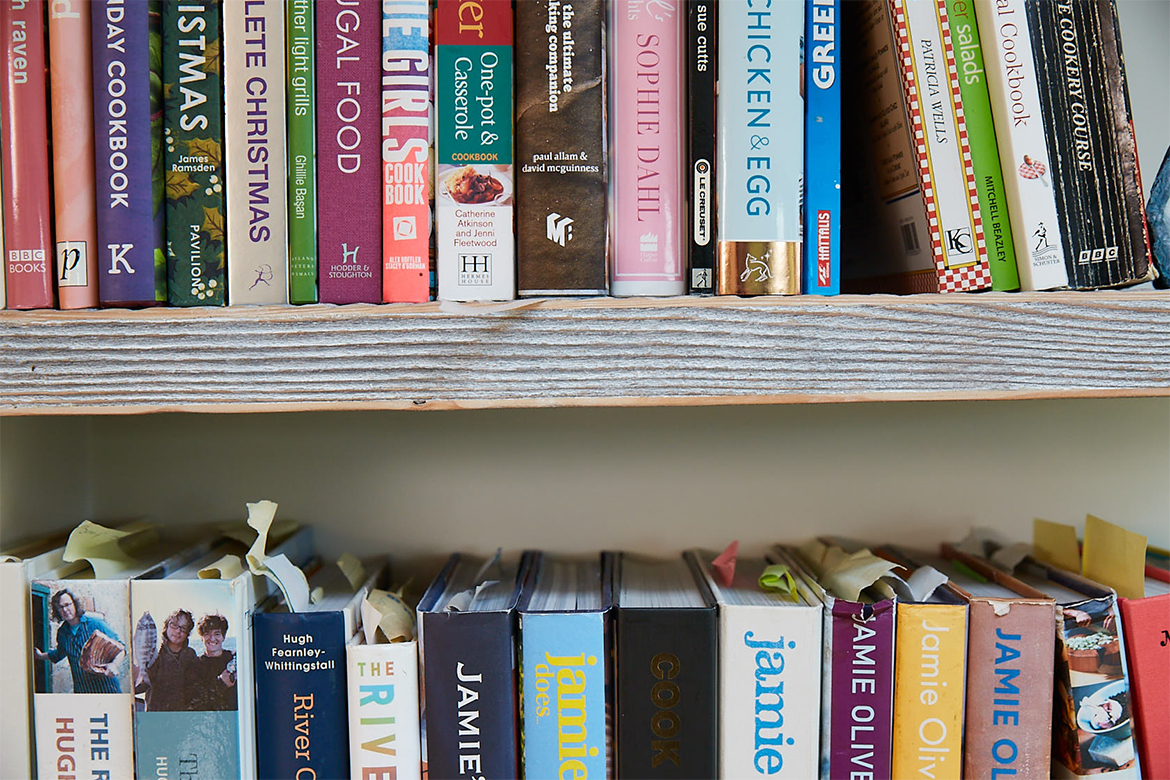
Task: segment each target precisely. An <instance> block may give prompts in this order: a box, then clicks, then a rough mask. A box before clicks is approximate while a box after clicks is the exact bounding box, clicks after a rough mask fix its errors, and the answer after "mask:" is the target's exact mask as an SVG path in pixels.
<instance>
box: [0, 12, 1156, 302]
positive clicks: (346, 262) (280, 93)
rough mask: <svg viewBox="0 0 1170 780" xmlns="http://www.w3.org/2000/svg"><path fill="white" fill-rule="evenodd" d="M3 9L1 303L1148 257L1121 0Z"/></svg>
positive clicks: (818, 276)
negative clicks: (1120, 22) (3, 286)
mask: <svg viewBox="0 0 1170 780" xmlns="http://www.w3.org/2000/svg"><path fill="white" fill-rule="evenodd" d="M46 14H47V23H46V21H45V19H46ZM0 28H2V34H3V36H4V44H5V47H6V55H7V56H6V57H5V60H4V63H3V68H4V72H3V113H2V115H0V124H2V132H3V136H2V144H0V154H2V155H3V167H4V176H3V189H4V240H5V247H6V251H5V252H4V257H5V274H4V275H3V276H4V277H5V279H6V294H7V305H8V306H9V307H10V308H51V307H53V306H54V305H59V306H60V307H61V308H83V307H89V306H97V305H102V306H149V305H157V304H163V303H170V304H171V305H179V306H191V305H223V304H225V303H232V304H265V303H286V302H290V303H312V302H317V301H321V302H328V303H354V302H371V303H377V302H400V301H401V302H409V301H425V300H428V299H430V298H431V297H432V296H433V295H437V296H438V297H439V298H442V299H446V300H457V301H467V300H505V299H510V298H513V297H516V296H517V295H519V296H522V297H523V296H545V295H605V294H613V295H680V294H684V293H687V292H692V293H712V292H714V293H720V294H741V295H753V294H794V293H801V292H804V293H819V294H835V293H837V292H839V291H840V290H841V289H842V284H843V283H844V284H845V288H846V289H852V290H856V291H882V292H915V291H958V290H982V289H989V288H994V289H999V290H1014V289H1056V288H1067V287H1071V288H1099V287H1109V286H1122V285H1127V284H1133V283H1137V282H1141V281H1146V280H1148V279H1150V278H1151V277H1152V276H1154V275H1155V274H1156V272H1155V271H1154V270H1153V268H1154V267H1153V266H1152V265H1151V262H1150V243H1149V236H1148V230H1147V226H1146V215H1145V210H1144V204H1143V200H1142V188H1141V182H1140V177H1139V174H1138V166H1137V152H1136V143H1135V139H1134V133H1133V124H1132V121H1131V116H1130V108H1129V97H1128V92H1127V87H1126V79H1125V70H1124V65H1123V60H1122V56H1121V43H1120V34H1119V31H1118V26H1117V15H1116V6H1115V0H1091V2H1078V3H1060V2H1055V0H865V1H864V2H855V3H844V4H843V3H841V2H840V0H784V2H777V3H770V4H768V5H767V7H766V8H764V9H762V10H760V9H756V8H755V6H754V5H753V4H751V3H749V2H744V1H743V0H724V1H722V2H720V1H718V0H688V2H687V3H684V4H675V3H668V2H657V1H653V2H646V1H645V0H612V1H611V2H604V1H603V0H583V1H580V2H574V3H572V4H566V3H564V2H561V0H532V1H531V2H524V3H515V4H514V3H513V2H512V0H475V1H474V2H472V3H470V4H469V3H468V2H466V0H436V1H435V2H430V0H396V1H395V2H391V3H379V2H377V0H315V1H314V2H310V0H295V1H294V2H290V3H282V2H275V0H263V1H261V0H249V1H248V2H235V1H231V0H229V1H226V2H225V1H224V0H212V1H210V2H198V3H189V2H185V0H182V1H181V0H150V1H149V2H148V1H147V0H142V1H140V2H129V3H127V2H120V1H117V0H93V2H89V0H71V1H70V2H66V3H46V2H44V0H20V1H18V2H5V3H4V4H3V5H2V6H0ZM46 43H47V46H46ZM221 44H222V45H221ZM45 65H47V73H48V74H49V82H50V83H49V84H46V79H45V72H46V68H45V67H43V66H45ZM784 74H788V75H787V76H785V75H784ZM795 74H799V76H797V77H793V76H794V75H795ZM717 85H718V88H716V87H717ZM843 96H844V99H843ZM843 110H844V111H846V112H852V114H848V113H847V114H846V115H844V116H843V113H842V112H843ZM50 128H51V133H52V138H51V142H52V143H51V147H52V152H51V154H50V150H49V146H50V145H49V143H48V140H49V134H50ZM843 133H844V138H843V136H842V134H843ZM843 153H844V155H845V159H844V165H843V158H842V155H843ZM843 171H844V172H845V178H844V181H843V180H842V173H843ZM432 217H433V218H432ZM842 258H844V259H845V262H844V266H843V265H842ZM432 270H433V271H434V273H432ZM842 277H844V282H843V278H842Z"/></svg>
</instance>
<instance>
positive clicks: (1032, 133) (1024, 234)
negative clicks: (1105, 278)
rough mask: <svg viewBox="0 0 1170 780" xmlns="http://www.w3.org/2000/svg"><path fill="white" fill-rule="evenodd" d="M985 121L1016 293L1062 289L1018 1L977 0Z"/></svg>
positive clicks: (1051, 196) (1060, 250) (1052, 194)
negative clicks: (1003, 198) (994, 149)
mask: <svg viewBox="0 0 1170 780" xmlns="http://www.w3.org/2000/svg"><path fill="white" fill-rule="evenodd" d="M975 16H976V20H977V21H978V22H979V36H980V39H981V41H982V44H983V63H984V68H986V70H987V91H988V94H989V96H990V98H991V116H992V119H993V120H994V122H995V137H996V141H997V142H998V143H999V159H1000V163H1001V164H1002V167H1003V183H1004V190H1005V191H1006V192H1007V199H1008V216H1009V218H1010V219H1011V225H1012V241H1013V242H1014V243H1015V249H1016V264H1017V267H1018V270H1019V273H1020V288H1021V289H1023V290H1050V289H1053V288H1056V287H1067V286H1068V271H1067V270H1066V266H1065V256H1064V241H1063V237H1062V236H1061V231H1060V222H1059V220H1058V216H1057V210H1056V190H1055V189H1053V186H1052V181H1051V179H1050V177H1049V173H1048V172H1049V170H1051V167H1052V166H1051V164H1050V162H1049V159H1048V142H1047V138H1046V135H1045V130H1044V121H1043V112H1042V109H1041V107H1040V89H1039V84H1038V83H1037V81H1036V66H1035V60H1034V57H1033V53H1032V40H1031V38H1030V37H1029V33H1028V19H1027V14H1026V12H1025V10H1024V0H994V2H993V1H992V0H976V3H975Z"/></svg>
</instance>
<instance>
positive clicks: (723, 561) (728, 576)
mask: <svg viewBox="0 0 1170 780" xmlns="http://www.w3.org/2000/svg"><path fill="white" fill-rule="evenodd" d="M738 559H739V540H738V539H736V540H735V541H733V542H732V543H731V544H729V545H727V549H726V550H724V551H723V552H721V553H719V555H718V556H717V557H716V558H715V560H713V561H711V568H712V569H713V570H714V574H715V581H716V582H718V583H719V584H720V585H722V586H723V587H725V588H730V587H731V581H732V580H733V579H735V562H736V561H737V560H738Z"/></svg>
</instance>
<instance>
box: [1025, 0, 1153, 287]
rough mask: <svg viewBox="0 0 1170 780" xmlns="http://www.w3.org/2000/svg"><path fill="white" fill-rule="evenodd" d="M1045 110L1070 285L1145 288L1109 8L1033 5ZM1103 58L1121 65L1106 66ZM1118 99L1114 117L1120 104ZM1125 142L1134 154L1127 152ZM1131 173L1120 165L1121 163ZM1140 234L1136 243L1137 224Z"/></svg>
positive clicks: (1031, 24) (1142, 241)
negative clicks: (1134, 285)
mask: <svg viewBox="0 0 1170 780" xmlns="http://www.w3.org/2000/svg"><path fill="white" fill-rule="evenodd" d="M1024 6H1025V8H1026V10H1027V14H1028V29H1029V32H1030V33H1031V38H1032V46H1033V49H1034V50H1035V51H1036V78H1037V82H1038V84H1039V87H1040V105H1041V109H1042V111H1043V116H1044V118H1045V128H1046V130H1047V131H1048V153H1049V159H1050V160H1051V161H1052V165H1051V170H1050V173H1051V176H1052V179H1051V180H1052V184H1053V192H1054V194H1055V196H1056V206H1057V214H1058V215H1059V217H1060V220H1061V225H1060V226H1061V236H1062V238H1063V239H1064V251H1065V265H1066V269H1067V271H1068V276H1069V285H1070V286H1071V287H1075V288H1082V289H1092V288H1098V287H1108V286H1115V285H1118V284H1127V283H1132V282H1133V281H1140V280H1141V279H1143V278H1144V277H1145V275H1146V273H1147V272H1148V270H1149V248H1148V245H1147V242H1146V237H1145V232H1144V229H1142V228H1141V227H1140V225H1144V223H1145V214H1144V212H1143V211H1141V207H1140V206H1137V209H1136V213H1131V211H1130V209H1129V201H1131V200H1133V199H1134V198H1135V195H1136V198H1137V200H1138V201H1139V202H1140V200H1141V199H1142V195H1141V182H1140V181H1138V180H1137V176H1136V170H1137V169H1136V165H1135V164H1134V163H1133V144H1132V129H1131V127H1130V117H1129V112H1128V110H1127V107H1126V106H1125V105H1124V104H1125V97H1124V96H1125V94H1126V92H1127V90H1126V85H1125V71H1124V67H1123V66H1122V65H1121V62H1120V56H1119V52H1118V50H1117V47H1116V40H1117V34H1116V31H1115V30H1114V29H1113V24H1110V25H1109V26H1108V29H1106V28H1105V27H1104V25H1102V21H1103V17H1104V18H1105V19H1108V20H1109V21H1110V22H1111V23H1112V22H1114V17H1113V14H1114V13H1115V11H1114V9H1112V7H1111V6H1109V5H1104V6H1103V5H1101V4H1099V3H1096V2H1086V3H1049V2H1043V3H1038V2H1035V0H1027V1H1026V2H1025V3H1024ZM1106 52H1113V53H1114V54H1115V55H1116V56H1114V57H1106ZM1114 94H1118V95H1119V96H1120V99H1119V101H1118V102H1119V103H1120V104H1121V106H1120V107H1121V110H1120V112H1115V110H1114V104H1113V95H1114ZM1122 139H1127V146H1128V149H1127V150H1126V151H1125V152H1123V150H1122V148H1121V147H1120V142H1121V141H1122ZM1126 157H1128V158H1129V164H1128V165H1123V161H1124V158H1126ZM1131 222H1132V223H1133V225H1134V227H1136V228H1138V229H1137V231H1136V235H1134V234H1131V230H1130V223H1131Z"/></svg>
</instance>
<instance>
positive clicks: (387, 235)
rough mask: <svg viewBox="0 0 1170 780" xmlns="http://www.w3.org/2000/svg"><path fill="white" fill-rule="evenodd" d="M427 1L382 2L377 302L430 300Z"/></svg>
mask: <svg viewBox="0 0 1170 780" xmlns="http://www.w3.org/2000/svg"><path fill="white" fill-rule="evenodd" d="M430 40H431V39H430V3H429V2H428V0H403V1H402V2H395V3H385V4H383V6H382V58H381V62H382V300H383V301H385V302H386V303H394V302H398V301H405V302H415V303H418V302H422V301H426V300H429V299H430V287H431V285H430V258H429V254H430V241H431V209H430V190H431V173H430V165H429V152H430V128H431V99H430V80H431V70H432V69H431V54H430Z"/></svg>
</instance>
